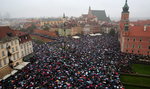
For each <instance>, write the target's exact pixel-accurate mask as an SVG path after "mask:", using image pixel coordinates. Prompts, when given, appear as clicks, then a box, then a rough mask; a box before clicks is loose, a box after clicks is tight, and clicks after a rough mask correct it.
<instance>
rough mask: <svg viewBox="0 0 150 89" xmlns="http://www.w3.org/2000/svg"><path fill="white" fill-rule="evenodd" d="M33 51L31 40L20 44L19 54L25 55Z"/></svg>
mask: <svg viewBox="0 0 150 89" xmlns="http://www.w3.org/2000/svg"><path fill="white" fill-rule="evenodd" d="M32 52H33V45H32V41H27V42H24V43H21V44H20V55H21V57H25V56H27V55H29V54H31V53H32Z"/></svg>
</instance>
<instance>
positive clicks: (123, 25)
mask: <svg viewBox="0 0 150 89" xmlns="http://www.w3.org/2000/svg"><path fill="white" fill-rule="evenodd" d="M122 9H123V11H122V13H121V20H120V46H121V51H122V52H125V46H126V39H127V38H128V37H129V30H130V29H129V6H128V3H127V0H126V2H125V5H124V7H123V8H122Z"/></svg>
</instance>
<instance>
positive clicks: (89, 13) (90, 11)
mask: <svg viewBox="0 0 150 89" xmlns="http://www.w3.org/2000/svg"><path fill="white" fill-rule="evenodd" d="M88 15H89V16H92V10H91V6H89V11H88Z"/></svg>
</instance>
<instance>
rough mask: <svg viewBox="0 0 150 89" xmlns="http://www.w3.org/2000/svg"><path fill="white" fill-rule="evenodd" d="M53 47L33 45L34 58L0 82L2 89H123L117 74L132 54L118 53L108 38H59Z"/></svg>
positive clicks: (127, 62) (115, 39) (113, 41)
mask: <svg viewBox="0 0 150 89" xmlns="http://www.w3.org/2000/svg"><path fill="white" fill-rule="evenodd" d="M58 41H61V42H63V43H60V42H58V43H57V42H56V44H53V45H50V44H51V43H45V44H42V45H38V44H34V54H35V55H34V57H32V58H30V60H34V61H32V62H31V63H30V64H28V65H27V66H26V67H25V68H23V69H22V70H20V71H19V72H18V73H16V74H15V75H12V76H11V77H9V78H8V79H6V80H2V81H1V82H0V86H2V88H4V89H16V88H17V89H18V88H20V89H81V88H83V89H86V88H87V89H124V86H123V85H122V83H121V81H120V74H119V72H120V71H126V72H128V70H126V68H125V70H123V67H127V66H129V60H132V59H134V56H133V55H131V54H125V53H122V52H120V47H119V42H118V39H117V37H115V36H110V35H101V36H89V35H86V36H81V37H80V38H79V39H74V38H71V37H66V38H60V39H59V40H58Z"/></svg>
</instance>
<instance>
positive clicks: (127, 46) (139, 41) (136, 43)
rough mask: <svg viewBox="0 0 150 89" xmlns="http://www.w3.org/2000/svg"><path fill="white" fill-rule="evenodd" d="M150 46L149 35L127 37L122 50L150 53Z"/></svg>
mask: <svg viewBox="0 0 150 89" xmlns="http://www.w3.org/2000/svg"><path fill="white" fill-rule="evenodd" d="M122 44H123V42H122ZM149 47H150V38H148V37H126V38H125V42H124V46H123V47H122V49H123V50H122V51H123V52H127V53H134V54H142V55H150V48H149Z"/></svg>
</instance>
